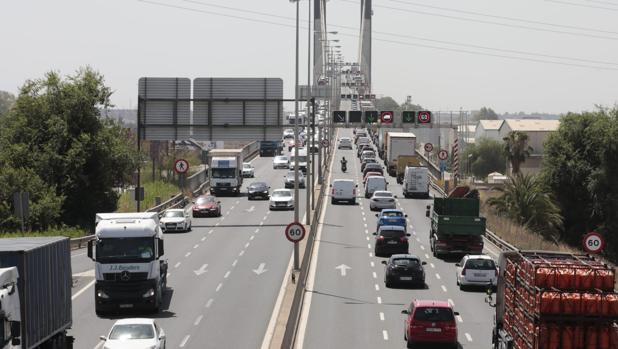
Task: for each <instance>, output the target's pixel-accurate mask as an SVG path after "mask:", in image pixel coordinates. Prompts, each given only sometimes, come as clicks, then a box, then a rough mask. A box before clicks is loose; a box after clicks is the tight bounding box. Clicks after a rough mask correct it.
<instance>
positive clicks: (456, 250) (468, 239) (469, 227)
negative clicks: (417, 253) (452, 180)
mask: <svg viewBox="0 0 618 349" xmlns="http://www.w3.org/2000/svg"><path fill="white" fill-rule="evenodd" d="M426 215H427V217H431V231H430V232H429V241H430V245H431V251H432V252H433V255H434V256H435V257H440V256H443V255H449V254H481V253H482V252H483V235H484V234H485V226H486V220H485V217H481V216H480V201H479V199H478V198H460V197H457V198H452V197H448V198H435V199H434V201H433V208H432V206H431V205H428V206H427V212H426Z"/></svg>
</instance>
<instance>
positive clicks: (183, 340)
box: [180, 335, 191, 348]
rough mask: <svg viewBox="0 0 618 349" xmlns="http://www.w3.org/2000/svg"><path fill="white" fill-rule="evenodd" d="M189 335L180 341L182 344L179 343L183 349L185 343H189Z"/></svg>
mask: <svg viewBox="0 0 618 349" xmlns="http://www.w3.org/2000/svg"><path fill="white" fill-rule="evenodd" d="M189 337H191V336H189V335H186V336H185V338H183V339H182V342H180V347H181V348H184V346H185V344H187V342H188V341H189Z"/></svg>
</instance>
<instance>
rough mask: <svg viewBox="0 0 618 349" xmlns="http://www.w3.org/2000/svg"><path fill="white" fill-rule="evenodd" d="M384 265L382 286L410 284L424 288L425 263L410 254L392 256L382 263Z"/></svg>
mask: <svg viewBox="0 0 618 349" xmlns="http://www.w3.org/2000/svg"><path fill="white" fill-rule="evenodd" d="M382 264H384V265H386V267H385V270H384V284H385V285H386V287H391V286H392V285H394V284H396V283H402V284H403V283H405V284H412V285H415V286H418V287H423V286H425V268H423V265H425V264H427V262H421V260H420V258H418V257H417V256H415V255H411V254H394V255H392V256H391V258H389V259H388V261H382Z"/></svg>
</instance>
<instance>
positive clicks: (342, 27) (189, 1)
mask: <svg viewBox="0 0 618 349" xmlns="http://www.w3.org/2000/svg"><path fill="white" fill-rule="evenodd" d="M180 1H183V2H188V3H192V4H196V5H201V6H208V7H217V8H224V9H227V10H232V11H238V12H246V13H251V14H257V15H261V16H268V17H273V18H278V19H285V20H290V21H294V20H295V18H293V17H286V16H280V15H273V14H270V13H265V12H259V11H252V10H247V9H241V8H236V7H229V6H220V5H218V4H217V5H215V4H209V3H206V2H203V1H197V0H180ZM329 26H332V27H335V28H341V29H348V30H352V31H356V30H358V28H354V27H350V26H343V25H334V24H329ZM373 33H374V34H381V35H387V36H394V37H400V38H409V39H415V40H421V41H428V42H435V43H441V44H448V45H455V46H461V47H468V48H476V49H483V50H493V51H498V52H505V53H515V54H520V55H528V56H538V57H543V58H553V59H562V60H571V61H578V62H587V63H595V64H606V65H618V63H614V62H607V61H597V60H591V59H584V58H573V57H566V56H559V55H548V54H542V53H534V52H526V51H519V50H511V49H502V48H495V47H489V46H482V45H475V44H462V43H459V42H453V41H444V40H436V39H429V38H425V37H420V36H412V35H405V34H397V33H389V32H380V31H373Z"/></svg>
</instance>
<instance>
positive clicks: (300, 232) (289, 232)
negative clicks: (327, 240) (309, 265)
mask: <svg viewBox="0 0 618 349" xmlns="http://www.w3.org/2000/svg"><path fill="white" fill-rule="evenodd" d="M285 237H286V238H287V239H288V240H290V242H299V241H301V240H302V239H304V238H305V227H304V226H303V225H302V224H300V223H298V222H292V223H290V224H288V226H287V227H285Z"/></svg>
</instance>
